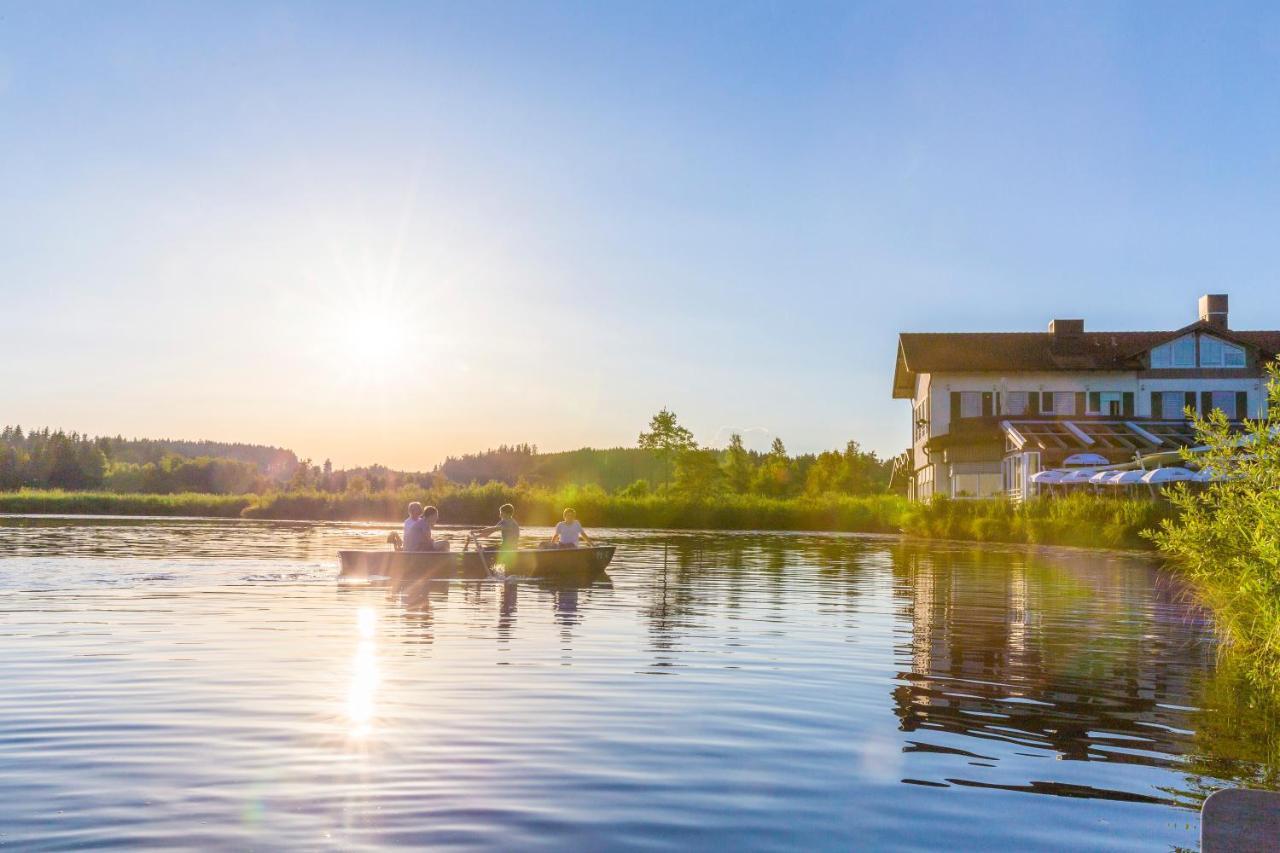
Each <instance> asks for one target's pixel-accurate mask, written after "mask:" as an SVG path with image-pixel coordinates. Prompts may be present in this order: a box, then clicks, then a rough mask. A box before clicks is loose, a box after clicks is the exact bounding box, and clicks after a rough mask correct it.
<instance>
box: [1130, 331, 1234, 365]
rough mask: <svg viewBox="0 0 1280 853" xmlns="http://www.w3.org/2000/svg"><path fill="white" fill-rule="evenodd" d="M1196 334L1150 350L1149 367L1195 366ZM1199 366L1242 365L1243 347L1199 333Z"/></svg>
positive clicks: (1184, 336)
mask: <svg viewBox="0 0 1280 853" xmlns="http://www.w3.org/2000/svg"><path fill="white" fill-rule="evenodd" d="M1196 363H1197V362H1196V336H1195V335H1183V336H1182V337H1180V338H1178V339H1177V340H1176V341H1170V342H1169V343H1167V344H1161V345H1160V346H1158V347H1156V348H1155V349H1153V350H1151V369H1152V370H1162V369H1170V368H1176V367H1195V366H1196ZM1199 366H1200V367H1244V366H1245V352H1244V347H1240V346H1236V345H1235V344H1229V343H1227V342H1226V341H1224V340H1222V339H1220V338H1215V337H1212V336H1211V335H1200V358H1199Z"/></svg>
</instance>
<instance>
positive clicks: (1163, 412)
mask: <svg viewBox="0 0 1280 853" xmlns="http://www.w3.org/2000/svg"><path fill="white" fill-rule="evenodd" d="M1156 393H1157V394H1159V396H1160V406H1159V408H1160V417H1161V418H1162V419H1164V420H1166V421H1179V420H1182V419H1183V418H1184V417H1186V415H1185V414H1183V411H1182V410H1183V409H1185V408H1186V407H1187V395H1186V394H1185V393H1184V392H1182V391H1164V392H1156ZM1152 396H1153V397H1154V396H1156V395H1155V394H1153V395H1152ZM1152 414H1155V409H1154V407H1153V409H1152Z"/></svg>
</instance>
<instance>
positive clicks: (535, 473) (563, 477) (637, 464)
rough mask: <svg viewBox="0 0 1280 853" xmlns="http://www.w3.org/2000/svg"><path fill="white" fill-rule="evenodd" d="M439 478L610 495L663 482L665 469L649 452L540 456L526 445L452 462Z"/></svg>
mask: <svg viewBox="0 0 1280 853" xmlns="http://www.w3.org/2000/svg"><path fill="white" fill-rule="evenodd" d="M440 473H441V474H444V476H445V477H447V478H448V479H450V480H452V481H453V482H455V483H464V484H465V483H472V482H475V483H488V482H499V483H506V484H507V485H515V483H517V482H518V481H520V480H524V481H525V482H527V483H529V484H531V485H538V486H548V487H551V488H558V487H560V486H566V485H570V484H573V485H580V486H585V485H596V486H600V487H601V488H603V489H605V490H606V491H614V490H616V489H620V488H623V487H625V486H628V485H630V484H631V483H634V482H635V481H636V480H648V481H649V482H650V483H656V482H659V481H661V480H662V477H663V468H662V463H661V462H660V461H659V459H658V457H657V455H656V454H655V453H654V452H653V451H652V450H640V449H638V448H634V447H612V448H607V449H595V448H589V447H584V448H582V449H581V450H567V451H563V452H560V453H539V452H538V449H537V448H536V447H534V446H532V445H528V444H517V445H512V446H505V445H504V446H501V447H499V448H497V449H496V450H486V451H484V452H483V453H468V454H466V455H463V456H458V457H450V458H448V459H446V460H445V461H444V464H442V465H441V466H440Z"/></svg>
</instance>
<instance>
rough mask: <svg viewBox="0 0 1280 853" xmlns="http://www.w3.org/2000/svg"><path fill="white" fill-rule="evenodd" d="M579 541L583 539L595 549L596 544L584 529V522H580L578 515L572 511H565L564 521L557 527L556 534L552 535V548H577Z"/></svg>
mask: <svg viewBox="0 0 1280 853" xmlns="http://www.w3.org/2000/svg"><path fill="white" fill-rule="evenodd" d="M579 539H582V540H583V541H585V542H586V543H587V544H588V545H590V546H592V547H593V548H594V547H595V543H594V542H592V541H591V537H590V536H588V535H587V531H585V530H583V529H582V522H580V521H578V513H577V512H575V511H574V510H572V509H566V510H565V511H564V521H562V522H560V523H559V524H557V525H556V532H555V533H553V534H552V535H551V547H553V548H577V547H578V540H579Z"/></svg>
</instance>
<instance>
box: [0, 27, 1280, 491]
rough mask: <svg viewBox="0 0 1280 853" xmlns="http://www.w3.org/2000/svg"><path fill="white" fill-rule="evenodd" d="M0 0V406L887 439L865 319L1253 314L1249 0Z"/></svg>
mask: <svg viewBox="0 0 1280 853" xmlns="http://www.w3.org/2000/svg"><path fill="white" fill-rule="evenodd" d="M1278 8H1280V7H1276V6H1275V5H1274V4H1257V5H1253V6H1250V5H1231V4H1209V3H1205V4H1200V5H1188V4H1176V3H1110V2H1108V3H1095V4H1079V3H1071V4H1067V3H1063V4H1060V5H1058V6H1056V7H1055V6H1053V5H1051V4H1048V3H1020V2H1019V3H1009V4H963V3H954V2H948V3H938V4H930V3H911V4H903V3H894V4H890V3H874V4H859V3H852V2H848V3H838V4H832V5H821V4H793V3H770V4H751V3H741V2H731V3H725V4H722V5H717V4H712V3H641V2H636V3H630V4H623V3H594V4H584V3H574V4H565V5H559V4H535V3H523V2H508V3H500V4H487V3H474V2H466V3H455V4H452V5H447V6H434V5H429V4H425V3H412V4H404V5H399V4H377V3H358V4H357V3H350V4H343V5H328V4H320V3H297V4H281V3H269V2H263V3H244V4H235V3H226V2H219V3H208V4H203V5H201V4H195V3H154V4H147V3H82V4H67V3H31V4H20V3H5V4H3V5H0V188H2V189H0V296H2V297H3V298H2V300H0V306H2V307H0V335H2V336H3V340H4V342H5V347H4V354H3V356H2V357H0V389H2V399H0V421H5V422H15V421H18V422H21V423H23V424H24V425H33V424H39V425H43V424H50V425H54V426H62V427H66V428H68V429H79V430H84V431H89V432H93V433H111V434H114V433H117V432H119V433H124V434H130V435H149V436H174V437H177V436H182V437H192V438H195V437H208V438H219V439H228V440H245V441H255V442H268V443H275V444H282V445H286V446H289V447H292V448H295V449H297V450H298V451H299V452H300V453H302V454H304V455H310V456H314V457H316V458H317V459H319V458H323V457H325V456H332V457H333V459H334V461H335V462H336V463H338V464H345V465H350V464H362V463H369V462H374V461H380V462H383V463H385V464H390V465H393V466H398V467H411V468H423V467H429V466H430V465H432V464H434V463H436V462H438V461H439V460H440V459H441V458H443V457H444V456H445V455H446V454H451V453H459V452H463V451H466V450H475V449H482V448H484V447H486V446H490V445H494V444H497V443H499V442H502V441H506V442H516V441H530V442H534V443H537V444H538V445H540V446H541V447H543V448H545V449H567V448H572V447H578V446H582V445H601V446H602V445H619V444H630V443H633V442H634V441H635V437H636V434H637V433H638V432H639V431H640V429H641V428H642V427H643V426H644V424H645V422H646V421H647V419H648V417H649V415H650V414H651V413H652V412H653V411H655V410H657V409H658V408H659V407H661V406H664V405H665V406H670V407H671V408H673V409H674V410H675V411H676V412H677V413H678V414H679V416H680V418H681V420H682V421H683V422H685V423H686V424H687V425H688V426H690V427H691V428H692V429H693V430H694V432H695V435H696V436H697V438H698V439H699V440H701V441H703V442H706V443H716V442H722V441H723V440H724V436H725V431H726V428H739V429H753V430H757V432H753V433H752V436H753V438H754V439H755V440H764V441H767V438H768V436H771V435H779V436H781V437H782V438H783V439H784V440H785V441H786V442H787V445H788V447H789V449H791V450H817V449H822V448H826V447H833V446H837V445H842V444H843V442H844V441H846V440H847V439H849V438H856V439H858V440H860V441H862V442H863V443H864V445H867V446H869V447H871V448H873V449H875V450H877V451H880V452H881V453H884V454H891V453H896V452H898V451H900V450H901V449H902V448H903V447H905V446H906V443H907V441H908V426H907V418H908V415H907V412H906V408H905V404H903V403H902V402H901V401H894V400H892V399H891V398H890V376H891V373H892V368H893V356H894V346H895V336H896V334H897V333H898V332H899V331H901V330H1022V329H1041V328H1043V327H1044V325H1045V324H1046V323H1047V321H1048V320H1049V319H1050V318H1052V317H1055V316H1082V317H1084V318H1085V319H1086V322H1087V325H1088V327H1090V328H1095V329H1104V328H1111V329H1132V328H1174V327H1177V326H1180V325H1183V324H1185V323H1186V322H1189V321H1190V320H1192V319H1194V310H1195V298H1196V296H1197V295H1198V294H1200V293H1202V292H1206V291H1212V292H1227V293H1229V294H1230V295H1231V298H1232V315H1233V325H1236V326H1238V327H1254V328H1280V239H1277V236H1276V233H1277V223H1278V222H1280V217H1278V216H1277V213H1278V212H1280V210H1278V208H1280V13H1278V12H1277V9H1278Z"/></svg>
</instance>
